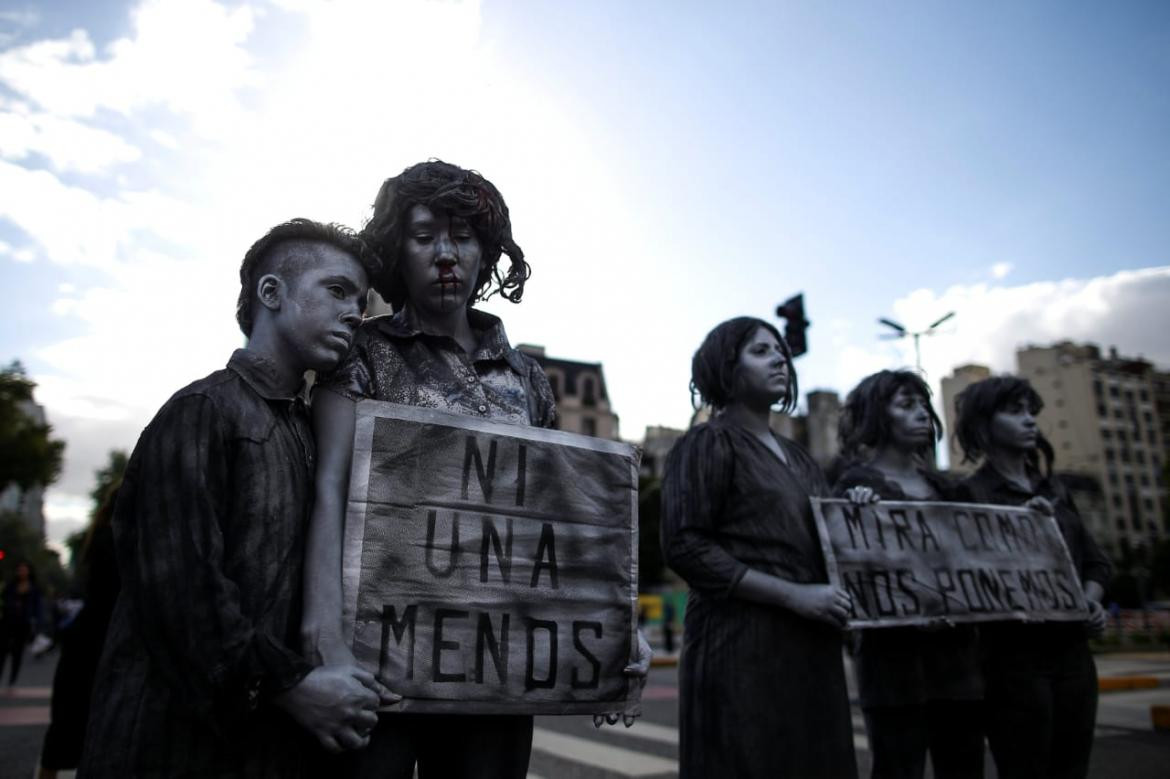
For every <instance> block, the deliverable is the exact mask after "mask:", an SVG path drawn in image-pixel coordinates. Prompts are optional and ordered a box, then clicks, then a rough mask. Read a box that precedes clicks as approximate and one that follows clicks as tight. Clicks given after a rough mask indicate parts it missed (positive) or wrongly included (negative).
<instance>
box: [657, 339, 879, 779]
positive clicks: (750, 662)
mask: <svg viewBox="0 0 1170 779" xmlns="http://www.w3.org/2000/svg"><path fill="white" fill-rule="evenodd" d="M691 387H692V393H694V394H697V396H698V397H699V398H700V399H701V400H702V401H703V402H704V403H706V404H708V405H710V406H711V407H712V409H713V416H712V418H711V420H710V421H709V422H707V423H705V424H701V425H697V426H695V427H693V428H692V429H691V430H690V431H688V432H687V434H686V435H685V436H683V438H682V439H681V440H680V441H679V442H678V443H677V444H676V445H675V447H674V449H673V450H672V451H671V453H670V456H669V458H668V459H667V466H666V475H665V477H664V479H663V485H662V495H663V498H662V500H663V515H662V545H663V551H664V553H665V556H666V560H667V563H668V564H669V565H670V566H671V567H672V568H673V569H674V570H675V571H677V572H678V573H679V574H680V575H681V576H682V577H683V578H684V579H685V580H686V581H687V583H688V584H690V586H691V593H690V598H689V601H688V604H687V611H686V619H685V630H684V635H683V651H682V658H681V665H680V670H679V683H680V691H679V693H680V697H679V707H680V731H681V740H680V763H681V774H680V775H681V776H682V777H683V778H684V779H687V778H688V777H692V778H693V777H711V776H735V777H748V778H750V777H765V776H768V777H771V776H834V777H842V776H855V775H856V773H857V768H856V761H855V759H854V754H853V728H852V722H851V719H850V714H849V700H848V695H847V692H846V688H845V672H844V667H843V664H842V659H841V628H842V627H843V626H844V625H845V621H846V616H847V614H848V610H849V598H848V596H847V595H846V593H845V592H844V591H843V590H841V589H839V588H836V587H833V586H830V585H829V584H828V575H827V573H826V570H825V561H824V558H823V555H822V553H821V549H820V543H819V541H818V536H817V531H816V527H815V524H814V521H813V515H812V509H811V506H810V504H809V496H811V495H827V494H828V486H827V485H826V484H825V479H824V475H823V474H822V473H821V470H820V468H819V467H818V466H817V464H816V463H815V462H813V460H812V458H810V457H809V455H808V454H807V453H806V452H805V451H804V450H803V449H801V448H800V447H799V446H798V445H796V444H795V443H793V442H791V441H788V440H786V439H784V438H781V437H780V436H777V435H776V434H775V433H773V432H772V430H771V428H770V426H769V418H770V414H771V409H772V407H773V406H775V405H777V404H779V405H780V408H781V409H782V410H783V411H785V412H787V411H791V410H792V409H793V408H794V407H795V406H796V399H797V386H796V372H795V370H794V368H793V365H792V355H791V352H790V351H789V349H788V346H787V345H786V344H785V342H784V340H783V339H782V338H781V337H780V334H779V333H778V332H777V331H776V328H774V327H773V326H772V325H770V324H768V323H767V322H764V321H762V320H759V319H754V318H750V317H739V318H736V319H731V320H728V321H726V322H723V323H722V324H720V325H719V326H717V327H716V328H715V329H714V330H712V331H711V332H710V333H709V334H708V335H707V337H706V339H704V341H703V344H702V345H701V346H700V347H699V349H698V351H696V352H695V356H694V360H693V361H692V365H691Z"/></svg>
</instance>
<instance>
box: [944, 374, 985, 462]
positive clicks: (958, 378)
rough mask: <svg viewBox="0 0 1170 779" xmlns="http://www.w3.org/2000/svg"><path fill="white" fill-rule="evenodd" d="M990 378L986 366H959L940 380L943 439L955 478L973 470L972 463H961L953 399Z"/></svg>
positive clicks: (961, 456)
mask: <svg viewBox="0 0 1170 779" xmlns="http://www.w3.org/2000/svg"><path fill="white" fill-rule="evenodd" d="M990 377H991V369H990V368H988V367H987V366H986V365H960V366H959V367H958V368H955V370H954V371H953V372H952V373H951V375H950V376H944V377H943V379H942V407H943V427H944V430H943V438H944V440H945V441H946V447H947V456H948V458H949V459H948V462H949V463H950V466H949V467H950V470H951V471H952V472H953V473H954V474H955V475H956V476H960V477H961V476H965V475H966V474H969V473H971V472H972V471H974V470H975V464H974V463H965V462H963V450H962V449H960V448H959V439H958V438H957V437H956V436H955V422H956V421H957V420H956V417H955V398H957V397H958V396H959V393H960V392H962V391H963V390H965V389H967V387H969V386H970V385H972V384H974V383H975V382H977V381H983V380H984V379H987V378H990Z"/></svg>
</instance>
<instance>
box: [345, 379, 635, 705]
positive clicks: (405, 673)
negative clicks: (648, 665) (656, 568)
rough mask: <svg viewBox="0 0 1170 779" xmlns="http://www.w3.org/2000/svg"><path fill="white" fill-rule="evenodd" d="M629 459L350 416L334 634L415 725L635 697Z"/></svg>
mask: <svg viewBox="0 0 1170 779" xmlns="http://www.w3.org/2000/svg"><path fill="white" fill-rule="evenodd" d="M638 459H639V454H638V451H637V449H635V448H634V447H633V446H630V445H629V444H623V443H620V442H616V441H605V440H601V439H596V438H589V437H586V436H579V435H573V434H570V433H564V432H560V431H556V430H543V429H540V428H530V427H523V426H519V425H511V424H503V423H499V422H491V421H489V420H486V419H480V418H478V417H471V416H467V415H462V414H451V413H447V412H442V411H435V410H432V409H425V408H417V407H412V406H400V405H395V404H391V403H382V402H378V401H372V400H363V401H361V402H359V403H358V404H357V428H356V432H355V436H354V458H353V466H352V470H351V476H350V489H349V504H348V507H347V512H346V522H345V551H344V558H343V563H342V566H343V570H342V578H343V583H344V597H345V613H344V618H345V625H346V629H347V630H348V631H349V634H348V635H350V636H352V646H353V650H354V655H355V657H356V658H357V660H358V662H359V663H360V664H362V665H363V666H364V667H366V668H368V669H369V670H371V671H373V672H375V673H377V674H379V675H380V676H381V677H382V678H383V679H384V680H385V681H386V683H387V684H388V685H389V686H390V688H391V689H393V690H394V691H395V692H397V693H400V694H402V695H404V696H405V700H404V701H403V702H402V704H400V705H399V706H396V707H395V708H396V709H398V708H401V709H403V710H407V711H418V712H450V713H509V714H520V713H530V714H537V713H540V714H568V713H603V712H614V711H622V710H624V709H626V708H627V707H628V706H631V705H633V704H634V703H636V701H637V696H638V695H639V689H638V685H637V684H636V683H630V682H629V681H628V680H627V678H626V677H625V676H624V675H623V673H622V669H623V668H624V667H625V666H626V664H627V663H629V662H630V660H631V658H632V657H634V656H636V647H637V644H636V635H635V628H636V625H637V619H636V603H637V580H638V570H637V565H638V556H637V551H636V550H637V532H638V517H637V507H638Z"/></svg>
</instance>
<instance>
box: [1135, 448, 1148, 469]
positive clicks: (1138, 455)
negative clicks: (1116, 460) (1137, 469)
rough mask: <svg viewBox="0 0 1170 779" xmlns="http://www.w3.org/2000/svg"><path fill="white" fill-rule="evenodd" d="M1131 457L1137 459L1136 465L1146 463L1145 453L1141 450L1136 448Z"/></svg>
mask: <svg viewBox="0 0 1170 779" xmlns="http://www.w3.org/2000/svg"><path fill="white" fill-rule="evenodd" d="M1133 459H1135V460H1137V464H1138V465H1145V464H1146V453H1145V452H1143V451H1141V450H1138V451H1136V452H1134V453H1133Z"/></svg>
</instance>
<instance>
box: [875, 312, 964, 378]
mask: <svg viewBox="0 0 1170 779" xmlns="http://www.w3.org/2000/svg"><path fill="white" fill-rule="evenodd" d="M954 315H955V312H954V311H951V312H949V313H947V314H945V315H943V316H942V317H940V318H939V319H936V320H935V321H934V322H933V323H932V324H931V325H930V327H928V328H926V329H925V330H917V331H914V332H911V331H910V330H907V329H906V328H905V327H903V326H902V325H900V324H898V323H897V322H895V321H894V320H892V319H885V318H881V319H878V322H880V323H881V324H883V325H885V326H886V327H888V328H890V329H891V330H893V331H894V332H893V333H889V334H887V335H886V338H892V339H895V340H896V339H898V338H905V337H906V336H910V337H912V338H913V339H914V367H915V368H916V369H917V370H918V372H919V373H922V352H921V350H920V349H919V347H918V339H919V338H921V337H922V336H924V335H934V333H935V331H936V329H937V328H938V326H939V325H941V324H942V323H943V322H945V321H947V320H948V319H950V318H951V317H953V316H954Z"/></svg>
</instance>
